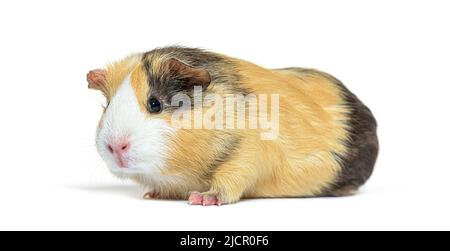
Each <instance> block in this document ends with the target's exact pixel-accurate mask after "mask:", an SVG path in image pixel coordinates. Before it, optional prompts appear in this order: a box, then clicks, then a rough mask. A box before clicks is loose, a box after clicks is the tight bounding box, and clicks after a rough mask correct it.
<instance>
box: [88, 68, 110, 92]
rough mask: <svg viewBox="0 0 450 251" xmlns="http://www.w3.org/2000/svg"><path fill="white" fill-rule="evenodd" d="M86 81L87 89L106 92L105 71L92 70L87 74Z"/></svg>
mask: <svg viewBox="0 0 450 251" xmlns="http://www.w3.org/2000/svg"><path fill="white" fill-rule="evenodd" d="M87 81H88V83H89V85H88V88H89V89H94V90H99V91H102V92H105V91H106V86H107V82H106V70H103V69H96V70H92V71H90V72H89V73H88V74H87Z"/></svg>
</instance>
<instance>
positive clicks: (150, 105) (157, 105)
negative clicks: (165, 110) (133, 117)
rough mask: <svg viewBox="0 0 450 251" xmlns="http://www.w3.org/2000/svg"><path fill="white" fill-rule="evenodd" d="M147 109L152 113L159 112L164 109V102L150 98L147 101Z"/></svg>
mask: <svg viewBox="0 0 450 251" xmlns="http://www.w3.org/2000/svg"><path fill="white" fill-rule="evenodd" d="M147 110H148V111H149V112H150V113H159V112H161V111H162V104H161V102H160V101H159V100H158V99H157V98H150V99H149V100H148V102H147Z"/></svg>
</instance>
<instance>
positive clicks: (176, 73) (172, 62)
mask: <svg viewBox="0 0 450 251" xmlns="http://www.w3.org/2000/svg"><path fill="white" fill-rule="evenodd" d="M164 68H165V70H166V71H167V72H168V73H169V75H170V76H171V77H172V78H174V79H177V80H180V81H181V83H182V85H183V86H182V87H183V88H185V89H192V88H194V86H202V87H203V90H205V89H206V88H208V86H209V84H210V83H211V76H210V75H209V72H208V71H207V70H206V69H203V68H194V67H192V66H189V65H187V64H185V63H183V62H181V61H179V60H178V59H175V58H171V59H168V60H167V61H166V62H165V63H164Z"/></svg>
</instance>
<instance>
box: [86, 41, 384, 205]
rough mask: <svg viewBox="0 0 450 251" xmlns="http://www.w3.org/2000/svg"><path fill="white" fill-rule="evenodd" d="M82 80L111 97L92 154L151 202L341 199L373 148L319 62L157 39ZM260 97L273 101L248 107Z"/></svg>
mask: <svg viewBox="0 0 450 251" xmlns="http://www.w3.org/2000/svg"><path fill="white" fill-rule="evenodd" d="M87 80H88V83H89V88H91V89H95V90H100V91H101V92H102V93H103V94H104V96H105V97H106V101H107V102H106V106H105V107H104V112H103V115H102V117H101V120H100V122H99V124H98V128H97V134H96V147H97V150H98V152H99V154H100V156H101V157H102V159H103V160H104V161H105V162H106V165H107V166H108V168H109V169H110V171H111V172H112V173H113V174H115V175H117V176H118V177H120V178H125V179H131V180H134V181H135V182H137V183H139V184H141V185H143V186H144V187H145V188H146V189H148V190H146V191H148V193H146V194H145V196H144V197H145V198H147V199H157V198H159V199H176V200H187V201H188V202H189V204H191V205H203V206H210V205H222V204H230V203H235V202H238V201H239V200H241V199H243V198H282V197H298V198H302V197H323V196H348V195H353V194H355V193H356V192H357V191H358V189H359V188H360V187H361V186H362V185H363V184H365V182H366V181H367V180H368V179H369V177H370V176H371V174H372V171H373V169H374V165H375V162H376V158H377V155H378V138H377V133H376V129H377V123H376V120H375V118H374V116H373V115H372V113H371V111H370V110H369V109H368V108H367V107H366V106H365V105H364V104H363V103H362V102H361V101H360V100H359V99H358V98H357V97H356V96H355V95H354V94H353V93H352V92H350V91H349V90H348V89H347V88H346V87H345V86H344V85H343V84H342V83H341V82H340V81H339V80H337V79H336V78H334V77H333V76H331V75H329V74H326V73H324V72H320V71H317V70H313V69H305V68H285V69H265V68H263V67H260V66H258V65H255V64H252V63H250V62H247V61H244V60H240V59H236V58H232V57H228V56H225V55H221V54H217V53H213V52H208V51H205V50H201V49H196V48H185V47H165V48H158V49H154V50H152V51H149V52H146V53H140V54H133V55H130V56H128V57H126V58H125V59H123V60H121V61H118V62H115V63H112V64H109V65H108V66H107V67H105V68H103V69H97V70H93V71H90V72H89V73H88V75H87ZM199 95H200V96H199ZM264 95H265V96H264ZM220 97H222V98H223V99H220ZM225 97H241V99H240V100H241V101H242V100H243V101H244V102H243V103H241V105H240V108H241V110H243V114H244V116H238V117H237V118H236V116H235V115H236V113H237V112H234V111H233V112H222V113H221V112H218V113H216V112H217V111H220V109H217V107H222V108H224V107H226V108H227V111H228V110H230V109H228V108H230V107H237V106H238V105H237V103H234V101H233V99H231V100H232V102H229V99H226V98H225ZM247 97H252V98H247ZM264 97H265V98H264ZM268 97H271V99H270V100H269V98H268ZM234 100H239V99H238V98H235V99H234ZM255 100H256V103H252V101H255ZM225 103H226V104H225ZM213 104H215V105H213ZM261 104H262V105H261ZM267 105H268V106H270V107H271V108H273V109H266V110H270V111H265V112H261V113H255V112H254V111H262V110H264V109H263V108H264V107H265V106H267ZM213 106H216V107H215V108H214V111H215V112H213V114H214V115H211V109H212V107H213ZM252 111H253V112H252ZM208 114H209V115H208ZM255 114H256V115H255ZM175 115H176V116H175ZM181 115H182V116H181ZM240 115H242V113H241V114H240ZM263 115H265V119H261V117H262V116H263ZM272 115H276V116H272ZM199 116H200V118H203V119H200V120H198V119H196V118H197V117H199ZM202 116H204V117H202ZM193 117H195V119H194V118H193ZM267 117H270V118H272V120H271V121H270V122H269V123H265V122H264V121H266V122H267V121H268V119H267ZM175 118H187V119H186V120H183V121H184V122H186V121H187V123H180V120H179V119H178V121H177V123H174V120H176V119H175ZM205 118H209V119H211V121H212V120H214V122H213V125H214V126H205V124H206V122H205V121H209V120H207V119H205ZM255 118H257V119H256V120H255ZM239 119H240V120H241V121H238V120H239ZM252 121H253V123H252ZM237 124H240V125H241V126H240V127H239V126H237ZM249 124H253V127H251V128H250V126H249ZM180 125H181V126H180ZM269 131H271V132H270V133H269Z"/></svg>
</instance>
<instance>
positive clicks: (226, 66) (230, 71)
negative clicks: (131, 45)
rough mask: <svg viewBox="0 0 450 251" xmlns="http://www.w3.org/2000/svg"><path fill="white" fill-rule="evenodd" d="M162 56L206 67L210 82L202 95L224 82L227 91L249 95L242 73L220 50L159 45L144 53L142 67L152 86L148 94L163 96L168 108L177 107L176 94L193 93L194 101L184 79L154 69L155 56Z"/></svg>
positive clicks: (194, 65) (161, 98) (223, 86)
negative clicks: (173, 99) (172, 103)
mask: <svg viewBox="0 0 450 251" xmlns="http://www.w3.org/2000/svg"><path fill="white" fill-rule="evenodd" d="M160 56H169V57H170V58H174V59H177V60H179V61H180V62H183V63H184V64H186V65H189V66H191V67H193V68H202V69H205V70H207V71H208V73H209V74H210V76H211V84H210V86H209V87H208V88H207V89H206V90H205V91H204V93H203V94H204V95H203V96H206V95H208V94H209V93H211V92H210V91H209V90H210V89H211V88H213V87H214V86H216V85H221V87H222V88H223V89H224V90H225V92H226V93H227V94H242V95H248V94H249V93H251V91H250V90H248V89H245V88H243V87H242V85H240V77H239V75H238V74H237V72H238V71H237V69H236V66H235V64H234V63H233V62H232V61H231V60H229V59H227V58H225V57H223V56H221V55H219V54H215V53H212V52H208V51H204V50H201V49H196V48H186V47H165V48H158V49H155V50H152V51H149V52H147V53H144V55H143V57H142V61H143V67H144V70H145V72H146V74H147V77H148V84H149V86H150V90H151V93H149V94H148V95H149V97H150V96H151V97H155V98H158V99H160V100H162V101H163V102H164V104H165V109H167V110H169V111H170V110H173V109H176V108H178V107H171V99H172V97H173V96H174V95H176V94H179V93H183V94H186V95H188V96H189V97H191V101H193V90H192V89H186V88H184V85H183V83H182V81H180V80H179V79H174V78H173V76H170V75H167V74H162V73H161V72H154V71H153V70H152V60H153V59H156V58H158V57H160ZM191 104H192V105H193V104H194V102H191Z"/></svg>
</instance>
